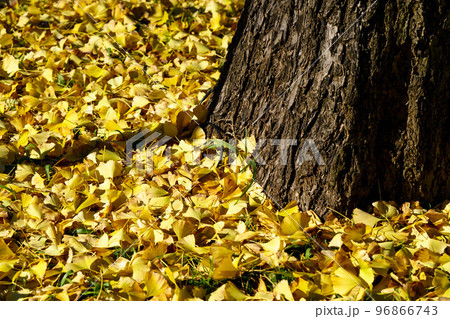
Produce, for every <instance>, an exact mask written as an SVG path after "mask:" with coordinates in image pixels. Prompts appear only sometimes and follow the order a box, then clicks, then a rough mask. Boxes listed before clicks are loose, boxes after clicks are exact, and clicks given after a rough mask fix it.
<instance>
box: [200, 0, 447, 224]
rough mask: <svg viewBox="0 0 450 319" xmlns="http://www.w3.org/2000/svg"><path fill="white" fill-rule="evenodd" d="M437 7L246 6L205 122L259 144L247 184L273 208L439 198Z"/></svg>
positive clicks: (442, 23)
mask: <svg viewBox="0 0 450 319" xmlns="http://www.w3.org/2000/svg"><path fill="white" fill-rule="evenodd" d="M448 4H449V3H448V1H445V0H433V1H430V0H390V1H387V0H378V1H374V0H371V1H369V2H368V3H366V1H358V0H340V1H337V0H328V1H322V0H308V1H307V0H277V1H274V0H259V1H257V0H247V2H246V5H245V8H244V11H243V13H242V16H241V19H240V21H239V25H238V28H237V30H236V33H235V36H234V38H233V41H232V43H231V45H230V47H229V52H228V55H227V61H226V63H225V65H224V67H223V70H222V74H221V77H220V79H219V81H218V84H217V86H216V87H215V89H214V92H213V95H212V98H211V99H210V102H209V106H208V108H209V114H210V118H209V122H211V123H214V124H215V125H216V126H217V127H219V128H221V129H222V130H223V131H225V132H226V133H227V136H228V138H238V139H239V138H243V136H244V132H245V131H246V130H247V131H248V135H254V136H255V138H256V140H257V141H258V140H262V139H265V140H266V141H267V142H266V144H265V145H264V146H262V147H261V148H260V149H259V151H258V152H259V155H260V156H261V157H262V159H264V161H265V162H266V165H260V166H258V170H257V182H258V183H259V184H260V185H261V186H262V187H263V188H264V189H265V191H266V193H267V194H268V195H269V196H270V197H271V198H272V199H273V200H274V202H275V203H276V204H277V205H279V206H284V205H286V204H287V203H288V202H289V201H291V200H296V201H298V203H299V204H300V207H301V209H303V210H308V209H313V210H315V211H316V212H317V213H318V214H319V215H321V216H324V215H326V214H328V213H329V212H330V209H329V208H332V209H335V210H338V211H340V212H341V213H349V212H351V210H352V209H353V208H355V207H357V206H358V207H361V208H365V205H367V204H370V203H371V202H372V201H373V200H378V199H383V200H395V201H397V202H400V201H411V200H420V201H421V202H422V203H430V204H434V203H438V202H440V201H443V200H445V199H449V198H450V179H449V172H450V145H449V136H450V134H449V128H450V123H449V90H448V83H450V79H449V73H450V72H449V62H448V60H449V59H448V55H447V54H448V52H447V50H448V48H449V47H450V46H449V39H450V37H449V8H448ZM210 127H211V126H210ZM209 133H211V131H210V132H209ZM273 139H291V140H292V141H290V140H288V141H285V143H287V144H285V148H283V147H282V145H276V144H277V143H278V144H279V143H280V142H277V141H274V140H273ZM270 140H272V141H270ZM311 140H312V141H313V142H314V143H315V144H314V143H313V144H311V143H310V144H307V143H308V142H311ZM295 142H296V145H292V144H294V143H295ZM305 143H306V144H305ZM289 144H291V145H289ZM305 145H306V146H307V147H305ZM311 145H312V146H314V145H316V146H317V149H318V151H319V152H320V154H321V156H322V158H323V160H324V163H325V165H320V163H318V162H317V161H315V160H311V159H314V156H311V155H313V154H311V151H314V148H313V147H308V146H311ZM305 150H309V152H308V153H305ZM283 152H286V154H287V158H286V164H287V165H282V164H283V163H282V161H283ZM315 155H317V154H315ZM308 156H309V157H308ZM280 159H281V162H280ZM302 160H303V163H302ZM362 205H363V206H362Z"/></svg>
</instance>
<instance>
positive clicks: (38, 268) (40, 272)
mask: <svg viewBox="0 0 450 319" xmlns="http://www.w3.org/2000/svg"><path fill="white" fill-rule="evenodd" d="M46 270H47V262H45V261H44V260H42V259H41V260H39V262H38V263H37V264H36V265H34V266H31V271H32V272H33V273H34V274H35V275H36V277H37V278H38V279H39V281H42V279H44V275H45V271H46Z"/></svg>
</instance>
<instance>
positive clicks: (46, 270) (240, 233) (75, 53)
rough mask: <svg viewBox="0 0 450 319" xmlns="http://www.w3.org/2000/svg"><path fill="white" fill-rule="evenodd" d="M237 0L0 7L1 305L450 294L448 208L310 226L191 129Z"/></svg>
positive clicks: (376, 210)
mask: <svg viewBox="0 0 450 319" xmlns="http://www.w3.org/2000/svg"><path fill="white" fill-rule="evenodd" d="M242 7H243V1H242V0H216V1H209V0H196V1H178V0H170V1H169V0H165V1H140V0H130V1H117V0H105V1H90V0H86V1H18V2H17V1H9V2H7V1H1V2H0V49H1V53H0V55H1V57H2V62H1V65H0V94H1V100H0V138H1V141H0V170H1V174H0V300H372V299H375V300H435V299H447V298H450V279H449V278H450V277H449V276H450V255H449V253H450V248H449V245H448V243H449V238H450V223H449V218H450V204H448V203H444V204H442V205H440V206H438V207H435V208H433V209H431V208H429V207H428V209H424V208H422V207H421V206H420V205H419V203H416V202H411V203H405V204H403V205H400V206H398V205H396V204H395V203H387V202H383V201H379V202H376V203H373V208H372V210H371V211H368V212H364V211H362V210H358V209H357V210H355V211H354V214H353V216H352V217H350V218H347V217H344V216H340V214H339V213H337V212H335V213H332V214H330V215H329V216H328V218H327V219H326V220H325V221H321V220H320V219H319V218H318V217H317V216H316V215H315V214H314V212H311V211H308V212H300V211H299V209H298V207H297V206H296V204H295V203H291V204H289V205H288V206H287V207H285V208H284V209H281V210H278V209H276V208H275V207H274V205H273V204H272V203H271V201H270V200H268V199H267V198H266V197H265V195H264V193H263V191H262V189H261V188H260V187H259V186H258V185H257V184H255V183H253V172H252V165H249V163H250V162H249V159H247V155H248V154H249V152H250V151H251V149H252V145H254V144H255V143H254V142H255V140H254V138H248V139H244V140H243V141H240V143H238V145H237V149H236V153H237V156H236V158H235V159H234V160H233V161H232V160H231V159H230V158H229V157H228V156H227V153H226V152H225V154H222V152H221V151H220V150H219V147H218V145H221V146H226V144H224V143H222V144H221V143H220V141H219V142H217V141H216V142H214V143H212V144H211V143H210V144H208V143H203V142H202V143H200V142H199V140H202V139H205V133H204V132H203V130H202V129H201V128H200V127H199V126H198V123H201V122H202V121H204V118H205V115H206V111H205V109H204V107H203V106H202V104H201V102H202V99H203V98H204V97H205V95H207V92H208V91H209V90H210V89H211V88H212V87H213V85H214V84H215V82H216V81H217V79H218V78H219V75H220V67H221V65H222V64H223V63H224V60H225V55H226V49H227V47H228V45H229V43H230V42H231V39H232V36H233V32H234V31H235V29H236V25H237V21H238V18H239V14H240V12H241V10H242ZM86 13H88V15H87V14H86ZM144 129H147V130H148V131H149V132H152V133H158V134H157V136H158V137H161V136H168V137H170V139H166V141H165V143H158V142H157V140H158V139H155V140H153V141H150V142H154V143H149V144H148V145H146V148H145V149H141V151H140V152H139V150H136V151H133V152H132V153H129V152H127V141H129V140H130V139H132V138H133V137H134V136H136V134H138V133H139V132H142V131H143V130H144ZM145 132H146V131H145ZM159 141H160V140H159ZM148 150H151V152H150V153H149V152H148ZM149 154H150V158H149ZM167 154H170V156H168V155H167ZM142 159H144V160H142ZM142 162H144V163H145V164H146V165H140V164H142ZM149 163H151V169H149V167H148V166H149V165H148V164H149ZM369 213H370V214H369Z"/></svg>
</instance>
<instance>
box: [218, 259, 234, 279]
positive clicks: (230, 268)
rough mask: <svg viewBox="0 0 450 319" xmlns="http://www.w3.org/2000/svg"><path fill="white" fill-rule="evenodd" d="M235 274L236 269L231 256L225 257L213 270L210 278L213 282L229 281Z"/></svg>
mask: <svg viewBox="0 0 450 319" xmlns="http://www.w3.org/2000/svg"><path fill="white" fill-rule="evenodd" d="M237 274H238V269H237V268H236V267H235V266H234V265H233V262H232V260H231V256H227V257H225V258H223V259H222V260H221V261H220V263H219V265H218V267H216V268H214V271H213V275H212V277H213V279H214V280H222V279H231V278H234V277H236V275H237Z"/></svg>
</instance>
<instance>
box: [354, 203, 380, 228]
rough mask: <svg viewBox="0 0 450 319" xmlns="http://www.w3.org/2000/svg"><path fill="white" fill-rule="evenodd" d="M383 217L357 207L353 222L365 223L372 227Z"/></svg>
mask: <svg viewBox="0 0 450 319" xmlns="http://www.w3.org/2000/svg"><path fill="white" fill-rule="evenodd" d="M380 220H381V219H379V218H377V217H375V216H373V215H370V214H368V213H366V212H365V211H363V210H361V209H358V208H355V209H354V210H353V222H354V223H355V224H365V225H367V226H370V227H372V228H373V227H374V226H375V224H376V223H378V222H379V221H380Z"/></svg>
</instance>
